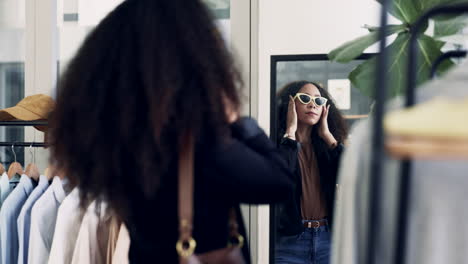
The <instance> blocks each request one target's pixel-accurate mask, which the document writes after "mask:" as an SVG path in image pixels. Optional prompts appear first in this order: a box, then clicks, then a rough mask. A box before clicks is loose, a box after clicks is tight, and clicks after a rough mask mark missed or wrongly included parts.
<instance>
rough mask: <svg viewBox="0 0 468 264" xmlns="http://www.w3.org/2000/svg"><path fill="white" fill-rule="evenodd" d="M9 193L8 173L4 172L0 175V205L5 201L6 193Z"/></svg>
mask: <svg viewBox="0 0 468 264" xmlns="http://www.w3.org/2000/svg"><path fill="white" fill-rule="evenodd" d="M9 193H10V180H9V179H8V175H7V174H6V173H3V174H2V177H0V207H1V206H2V204H3V201H5V199H6V197H7V195H8V194H9Z"/></svg>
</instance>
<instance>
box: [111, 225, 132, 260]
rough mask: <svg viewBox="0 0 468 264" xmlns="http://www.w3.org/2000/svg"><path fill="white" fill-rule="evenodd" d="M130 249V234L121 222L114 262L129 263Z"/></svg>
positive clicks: (113, 257)
mask: <svg viewBox="0 0 468 264" xmlns="http://www.w3.org/2000/svg"><path fill="white" fill-rule="evenodd" d="M129 249H130V235H129V233H128V230H127V227H126V226H125V224H121V226H120V231H119V236H118V238H117V244H116V246H115V251H114V255H113V256H112V264H129V261H128V251H129Z"/></svg>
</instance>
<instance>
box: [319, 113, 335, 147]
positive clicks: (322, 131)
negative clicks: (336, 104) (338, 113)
mask: <svg viewBox="0 0 468 264" xmlns="http://www.w3.org/2000/svg"><path fill="white" fill-rule="evenodd" d="M329 111H330V105H327V106H324V107H323V111H322V118H321V119H320V124H319V130H318V134H319V136H320V137H321V138H322V139H323V140H324V141H325V142H326V143H327V145H328V146H329V147H331V148H333V147H335V146H336V145H337V144H338V142H337V141H336V139H335V137H334V136H333V135H332V133H331V132H330V129H328V112H329Z"/></svg>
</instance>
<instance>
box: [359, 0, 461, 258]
mask: <svg viewBox="0 0 468 264" xmlns="http://www.w3.org/2000/svg"><path fill="white" fill-rule="evenodd" d="M388 2H389V0H382V1H381V4H382V11H381V24H380V27H381V28H382V29H384V28H385V27H386V26H387V20H386V16H387V10H388ZM463 13H468V4H467V3H463V4H456V5H450V6H439V7H435V8H433V9H430V10H429V11H427V12H426V13H425V14H423V15H422V16H421V17H420V18H419V19H418V20H417V21H416V22H415V24H414V26H413V27H412V28H411V35H410V41H409V54H408V55H409V58H408V67H407V74H406V76H407V83H406V91H405V92H406V101H405V107H410V106H412V105H414V103H415V87H416V60H417V46H416V41H417V38H418V35H419V34H420V33H421V29H422V28H423V25H424V24H425V23H426V22H427V20H428V19H429V18H431V17H433V16H437V15H441V14H453V15H460V14H463ZM385 39H386V36H385V35H384V34H383V30H381V31H380V34H379V40H380V61H379V63H378V68H377V79H376V86H375V92H376V109H375V110H376V111H375V113H374V121H373V133H372V143H373V145H372V153H373V155H372V157H371V170H370V186H371V187H370V190H369V219H368V223H369V226H368V241H367V252H366V255H365V261H364V263H366V264H373V263H376V258H375V257H376V255H375V254H376V251H377V250H376V249H377V248H378V245H377V244H376V242H377V240H376V237H377V233H378V228H379V223H380V214H379V210H378V209H379V208H378V206H379V204H378V201H379V200H380V199H379V195H380V187H381V186H380V185H381V181H380V178H381V176H382V168H383V167H382V165H383V158H384V156H383V140H384V131H383V126H382V124H383V123H382V120H383V115H384V111H383V110H384V102H385V93H386V82H385V70H386V56H387V54H386V53H387V52H386V51H385V49H384V47H383V46H384V45H383V44H385ZM401 165H402V166H401V171H400V179H399V180H400V186H399V191H400V193H401V196H400V200H399V204H398V211H397V221H398V223H397V228H398V229H397V237H396V240H395V241H394V242H395V243H396V251H395V258H394V263H397V264H404V263H405V255H406V239H407V237H406V234H407V229H406V226H407V222H408V210H409V205H408V204H409V199H408V198H409V195H410V182H411V174H410V170H411V161H410V160H409V159H408V160H403V161H402V164H401Z"/></svg>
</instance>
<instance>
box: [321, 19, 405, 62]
mask: <svg viewBox="0 0 468 264" xmlns="http://www.w3.org/2000/svg"><path fill="white" fill-rule="evenodd" d="M386 29H387V30H386V35H387V36H389V35H392V34H395V33H399V32H402V31H404V30H406V26H405V25H389V26H388V27H386ZM378 37H379V36H378V31H374V32H371V33H369V34H368V35H366V36H362V37H359V38H357V39H354V40H351V41H348V42H346V43H344V44H342V45H341V46H339V47H338V48H336V49H334V50H332V51H331V52H330V53H328V58H329V59H330V60H332V61H337V62H341V63H344V62H349V61H351V60H353V59H355V58H356V57H358V56H359V55H361V54H362V53H363V52H364V50H365V49H367V48H368V47H369V46H371V45H372V44H374V43H376V42H377V41H378Z"/></svg>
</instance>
